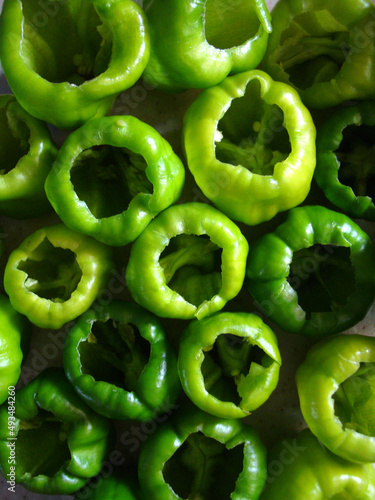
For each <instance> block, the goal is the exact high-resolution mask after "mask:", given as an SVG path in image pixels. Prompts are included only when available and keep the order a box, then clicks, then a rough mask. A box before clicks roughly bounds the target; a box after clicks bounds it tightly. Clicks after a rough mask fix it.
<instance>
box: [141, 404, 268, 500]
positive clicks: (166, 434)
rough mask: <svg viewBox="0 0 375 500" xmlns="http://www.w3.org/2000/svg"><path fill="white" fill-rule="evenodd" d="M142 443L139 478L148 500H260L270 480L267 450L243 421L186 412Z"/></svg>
mask: <svg viewBox="0 0 375 500" xmlns="http://www.w3.org/2000/svg"><path fill="white" fill-rule="evenodd" d="M181 410H182V411H181V412H180V413H178V414H175V415H174V418H173V419H169V420H168V421H166V422H164V423H163V424H162V425H160V427H158V429H157V431H156V432H155V433H154V434H152V435H151V436H150V437H149V438H148V439H147V441H145V442H144V443H143V446H142V448H141V454H140V457H139V467H138V475H139V480H140V485H141V489H142V492H143V495H144V498H147V499H149V500H177V499H182V498H199V499H202V500H227V499H228V498H231V499H232V500H242V499H244V498H246V499H248V500H256V499H257V498H259V495H260V492H261V491H262V488H263V486H264V482H265V480H266V475H267V471H266V467H267V464H266V449H265V447H264V445H263V444H262V442H261V440H260V438H259V436H258V433H257V432H256V431H255V429H253V428H252V427H250V426H249V425H245V424H243V423H242V421H241V420H233V419H228V420H226V419H220V418H217V417H214V416H212V415H208V414H207V413H204V412H201V411H198V410H197V409H196V408H181Z"/></svg>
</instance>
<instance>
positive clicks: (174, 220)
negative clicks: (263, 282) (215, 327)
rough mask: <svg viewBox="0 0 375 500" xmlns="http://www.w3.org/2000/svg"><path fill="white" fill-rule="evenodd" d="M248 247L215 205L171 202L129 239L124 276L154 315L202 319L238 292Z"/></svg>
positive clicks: (242, 237)
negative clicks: (141, 230)
mask: <svg viewBox="0 0 375 500" xmlns="http://www.w3.org/2000/svg"><path fill="white" fill-rule="evenodd" d="M247 253H248V243H247V241H246V239H245V238H244V236H243V235H242V233H241V231H240V230H239V228H238V227H237V226H236V225H235V224H234V223H233V222H232V221H231V220H230V219H228V218H227V217H226V216H225V215H223V214H222V213H220V212H219V211H218V210H216V209H215V208H213V207H211V206H209V205H206V204H204V203H195V202H191V203H184V204H181V205H174V206H172V207H169V208H167V210H164V212H162V213H161V214H159V215H158V216H157V217H156V218H155V219H154V220H153V221H152V222H151V223H150V224H149V225H148V226H147V227H146V229H145V230H144V231H143V233H142V234H141V235H140V236H139V238H138V239H137V240H136V241H135V242H134V244H133V248H132V251H131V255H130V259H129V263H128V266H127V269H126V281H127V284H128V287H129V291H130V293H131V295H132V296H133V298H134V299H135V301H136V302H138V303H139V304H141V305H142V306H143V307H145V308H146V309H149V310H150V311H152V312H153V313H155V314H156V315H158V316H161V317H166V318H179V319H192V318H194V317H196V318H198V319H202V318H203V317H205V316H208V315H210V314H212V313H214V312H216V311H219V310H220V309H222V308H223V307H224V305H225V304H226V303H227V302H228V300H230V299H233V298H234V297H235V296H236V295H237V294H238V293H239V291H240V290H241V288H242V285H243V280H244V277H245V267H246V257H247Z"/></svg>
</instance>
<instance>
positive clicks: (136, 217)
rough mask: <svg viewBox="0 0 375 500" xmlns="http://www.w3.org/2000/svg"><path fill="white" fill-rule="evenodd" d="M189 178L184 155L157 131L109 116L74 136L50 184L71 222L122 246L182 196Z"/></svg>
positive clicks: (50, 191)
mask: <svg viewBox="0 0 375 500" xmlns="http://www.w3.org/2000/svg"><path fill="white" fill-rule="evenodd" d="M184 179H185V170H184V167H183V165H182V163H181V161H180V159H179V158H178V156H177V155H175V153H174V152H173V150H172V148H171V146H170V145H169V143H168V142H167V141H166V140H165V139H163V138H162V137H161V135H160V134H159V133H158V132H157V131H156V130H155V129H153V128H152V127H151V126H150V125H147V124H146V123H144V122H141V121H140V120H138V119H137V118H135V117H133V116H110V117H104V118H97V119H93V120H90V121H89V122H87V123H85V124H84V125H83V126H82V127H81V128H79V129H78V130H76V131H74V132H73V133H71V134H70V136H69V137H68V138H67V140H66V141H65V143H64V144H63V146H62V148H61V149H60V152H59V154H58V156H57V159H56V162H55V164H54V166H53V168H52V170H51V173H50V174H49V176H48V178H47V181H46V186H45V187H46V193H47V196H48V199H49V201H50V202H51V204H52V206H53V207H54V209H55V210H56V212H57V214H58V215H59V216H60V217H61V219H62V220H63V222H65V224H66V225H67V226H69V227H70V228H72V229H75V230H76V231H79V232H81V233H84V234H88V235H90V236H93V237H94V238H96V239H97V240H99V241H102V242H103V243H107V244H108V245H111V246H123V245H126V244H127V243H129V242H131V241H133V240H135V239H136V238H137V236H139V235H140V233H141V232H142V231H143V229H144V228H145V227H146V226H147V224H148V223H149V222H150V221H151V220H152V219H153V218H154V217H155V215H157V214H158V213H159V212H161V211H162V210H164V209H165V208H167V207H168V206H169V205H171V204H172V203H174V202H175V201H176V200H177V199H178V198H179V196H180V194H181V190H182V187H183V184H184Z"/></svg>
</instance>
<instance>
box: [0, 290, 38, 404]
mask: <svg viewBox="0 0 375 500" xmlns="http://www.w3.org/2000/svg"><path fill="white" fill-rule="evenodd" d="M30 327H31V325H30V323H29V322H28V321H27V319H26V318H25V317H24V316H21V314H18V313H17V312H16V311H15V310H14V309H13V307H12V306H11V304H10V302H9V299H8V298H7V297H6V296H5V295H0V380H1V383H0V404H2V403H3V402H4V401H5V400H6V399H7V398H8V391H9V388H10V387H14V386H15V385H16V384H17V382H18V379H19V377H20V374H21V363H22V359H23V357H24V353H25V351H26V349H27V347H28V341H29V337H30V334H31V328H30Z"/></svg>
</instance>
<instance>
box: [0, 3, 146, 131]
mask: <svg viewBox="0 0 375 500" xmlns="http://www.w3.org/2000/svg"><path fill="white" fill-rule="evenodd" d="M149 50H150V44H149V33H148V26H147V21H146V19H145V15H144V13H143V11H142V9H141V8H140V7H139V6H138V5H137V4H135V3H134V2H132V1H131V0H111V1H109V2H105V1H103V0H90V1H87V0H69V2H65V1H64V0H57V1H52V0H47V1H46V2H45V6H44V8H41V7H40V5H38V4H37V3H35V2H34V1H33V0H6V1H5V2H4V5H3V10H2V14H1V18H0V53H1V63H2V67H3V70H4V74H5V76H6V78H7V81H8V83H9V86H10V87H11V89H12V91H13V93H14V95H15V96H16V97H17V99H18V101H19V102H20V104H21V106H22V107H23V108H25V109H26V110H27V111H28V112H29V113H30V114H31V115H32V116H35V117H37V118H39V119H41V120H44V121H48V122H50V123H52V124H53V125H55V126H57V127H59V128H75V127H77V126H79V125H81V124H83V123H84V122H85V121H87V120H88V119H89V118H93V117H95V116H103V115H105V114H106V113H107V111H108V110H109V109H110V107H111V106H112V104H113V102H114V100H115V98H116V96H117V95H118V94H119V93H120V92H122V91H123V90H126V89H127V88H129V87H131V86H132V85H133V84H134V83H135V82H136V81H137V80H138V78H139V77H140V76H141V74H142V72H143V70H144V68H145V66H146V64H147V61H148V58H149ZM25 82H27V85H25Z"/></svg>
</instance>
